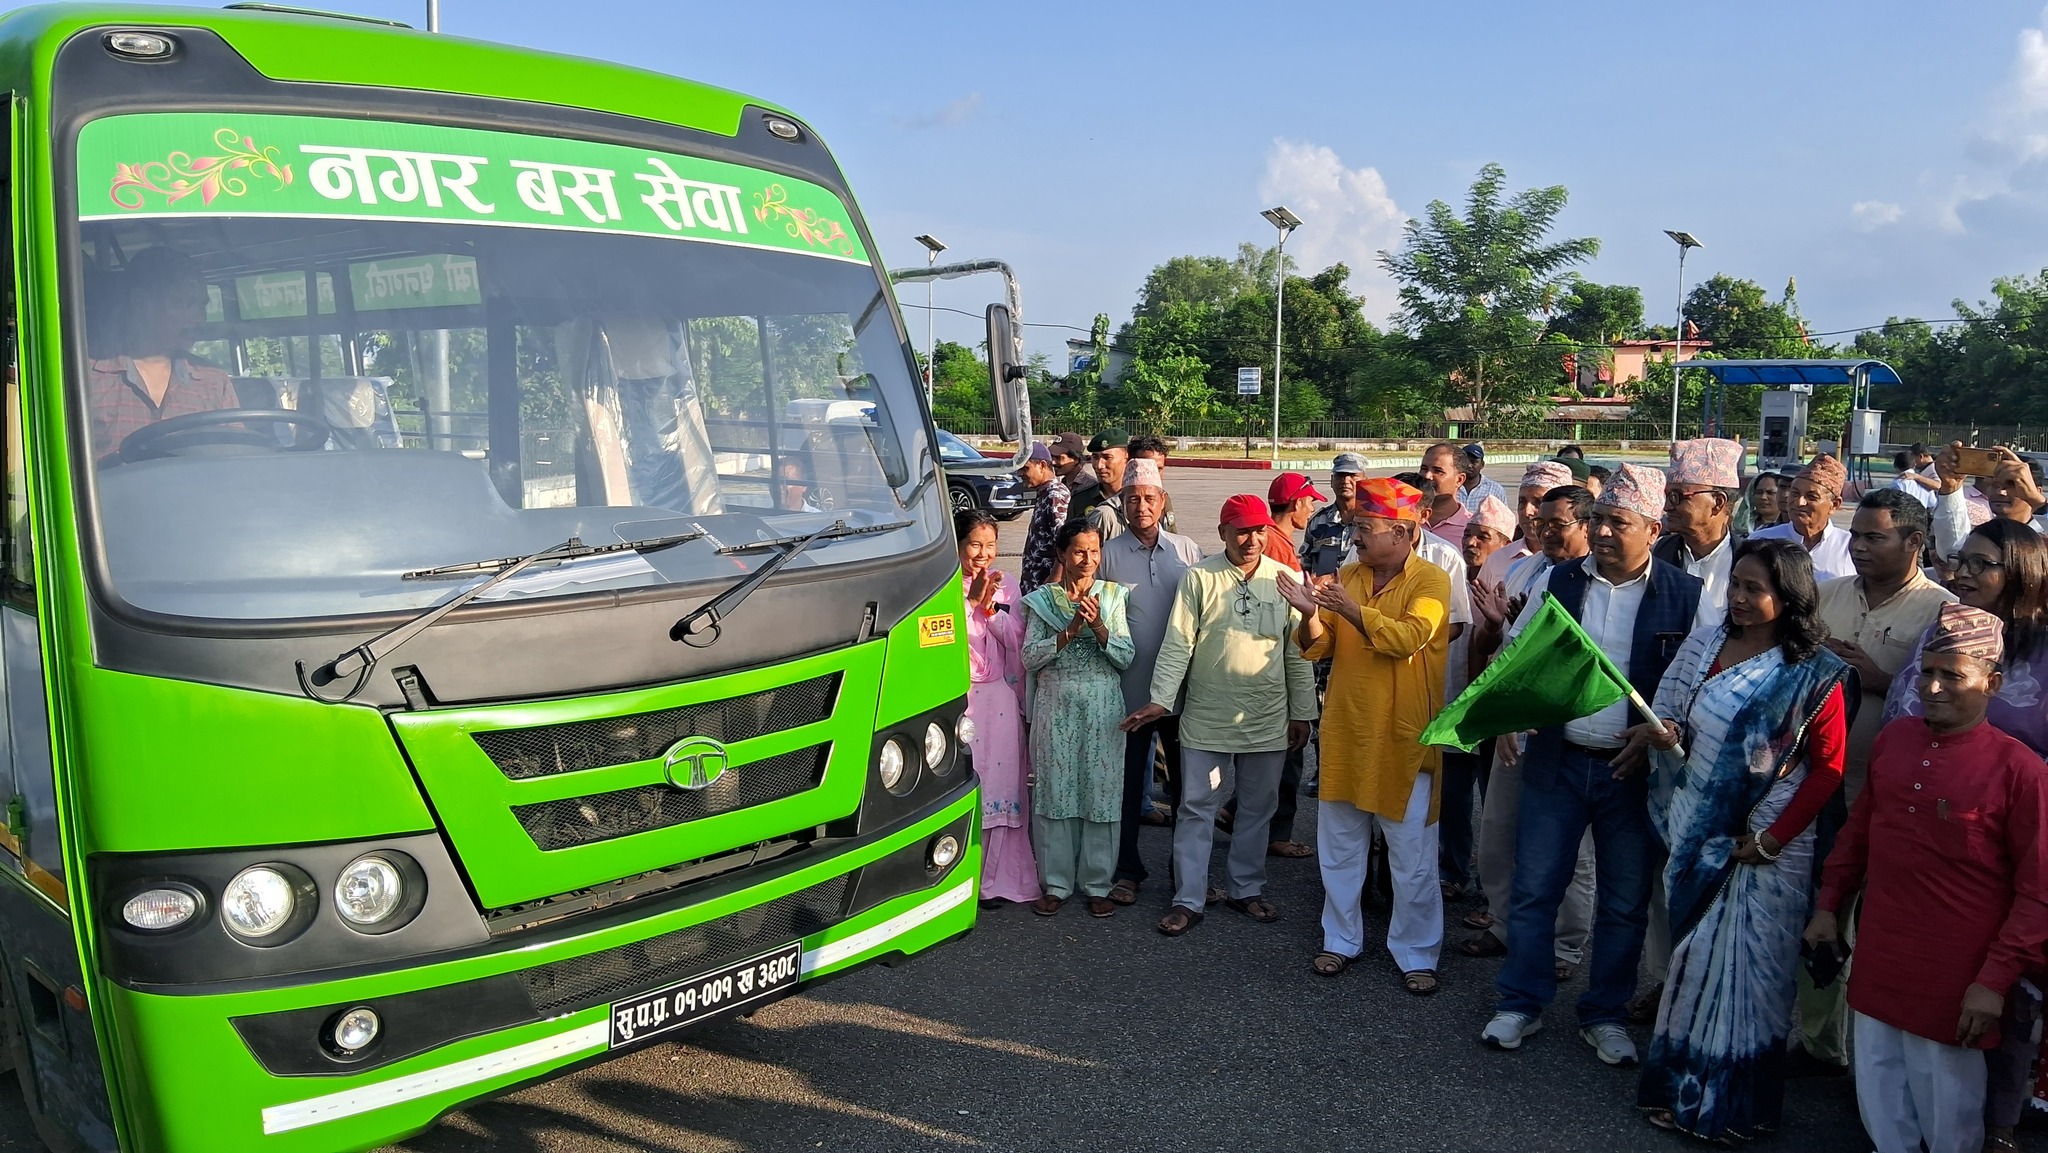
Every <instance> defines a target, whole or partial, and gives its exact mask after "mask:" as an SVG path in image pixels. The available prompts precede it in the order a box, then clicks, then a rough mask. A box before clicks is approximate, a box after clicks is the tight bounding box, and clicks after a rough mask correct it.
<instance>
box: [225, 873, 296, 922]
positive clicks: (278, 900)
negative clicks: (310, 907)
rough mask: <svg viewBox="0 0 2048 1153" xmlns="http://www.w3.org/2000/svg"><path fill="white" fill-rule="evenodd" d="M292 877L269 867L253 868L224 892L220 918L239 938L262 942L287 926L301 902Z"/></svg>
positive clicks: (239, 874) (242, 874)
mask: <svg viewBox="0 0 2048 1153" xmlns="http://www.w3.org/2000/svg"><path fill="white" fill-rule="evenodd" d="M293 888H294V886H293V884H292V882H291V880H290V878H288V877H286V876H285V875H284V874H283V873H282V872H279V871H278V870H277V869H274V868H272V867H270V866H269V865H251V866H250V867H248V868H246V869H243V870H242V871H241V872H239V873H236V874H235V879H234V880H232V881H229V882H228V885H227V888H225V889H223V890H221V894H220V915H221V919H222V920H225V921H226V922H227V925H228V928H229V929H231V930H233V931H234V932H235V934H236V935H237V936H241V937H249V938H254V939H260V938H263V937H268V936H270V935H271V934H273V933H275V932H277V931H278V930H279V929H282V928H284V927H285V924H286V922H288V921H290V920H291V919H292V912H293V911H294V909H295V908H296V906H297V904H298V901H297V899H296V898H295V897H294V896H293V895H292V889H293Z"/></svg>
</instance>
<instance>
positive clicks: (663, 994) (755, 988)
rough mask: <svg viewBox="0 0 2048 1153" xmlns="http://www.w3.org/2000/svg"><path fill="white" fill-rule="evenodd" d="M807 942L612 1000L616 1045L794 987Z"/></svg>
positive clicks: (671, 1028) (786, 946)
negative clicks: (632, 995)
mask: <svg viewBox="0 0 2048 1153" xmlns="http://www.w3.org/2000/svg"><path fill="white" fill-rule="evenodd" d="M803 959H804V947H803V942H801V941H791V942H790V943H789V944H787V945H784V946H782V947H781V948H779V949H774V950H771V951H769V952H766V953H763V954H761V955H760V956H758V957H755V958H753V959H751V960H746V961H741V962H739V963H738V964H734V965H727V966H726V967H725V968H723V969H715V970H713V971H711V972H709V973H704V974H700V975H699V976H696V977H692V978H690V979H689V980H687V981H684V982H682V983H680V984H676V985H670V986H668V987H667V988H663V989H656V990H654V991H653V992H651V993H642V994H640V995H639V996H637V997H634V998H633V999H632V1000H630V1001H615V1002H613V1003H612V1043H611V1047H612V1048H614V1049H616V1048H618V1047H619V1046H621V1045H629V1044H633V1043H635V1042H639V1041H644V1040H646V1039H647V1038H649V1037H652V1036H656V1035H658V1034H661V1033H667V1032H670V1031H671V1030H675V1029H680V1028H682V1027H683V1026H685V1025H690V1024H694V1023H695V1022H698V1021H702V1020H703V1019H705V1018H706V1017H710V1016H713V1015H714V1014H718V1013H723V1012H725V1011H726V1010H728V1009H734V1008H737V1007H739V1006H741V1005H746V1004H750V1003H752V1002H755V1001H759V1000H761V999H763V998H765V997H770V996H773V995H775V994H777V993H781V992H784V991H786V990H788V989H790V988H793V987H794V986H795V985H796V984H797V978H798V977H799V976H800V975H801V974H802V973H803V968H804V966H803Z"/></svg>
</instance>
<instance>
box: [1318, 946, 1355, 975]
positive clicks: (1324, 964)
mask: <svg viewBox="0 0 2048 1153" xmlns="http://www.w3.org/2000/svg"><path fill="white" fill-rule="evenodd" d="M1353 960H1354V958H1351V957H1347V956H1345V955H1344V954H1342V953H1329V952H1324V953H1317V954H1316V957H1315V960H1313V961H1310V962H1309V967H1310V968H1312V969H1314V970H1315V971H1316V976H1318V977H1334V976H1336V975H1337V974H1339V973H1342V972H1343V971H1344V970H1346V969H1348V968H1350V967H1351V962H1352V961H1353Z"/></svg>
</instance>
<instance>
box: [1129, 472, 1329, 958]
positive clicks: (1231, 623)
mask: <svg viewBox="0 0 2048 1153" xmlns="http://www.w3.org/2000/svg"><path fill="white" fill-rule="evenodd" d="M1220 521H1221V523H1220V524H1219V525H1218V529H1217V532H1218V535H1220V536H1221V537H1222V538H1223V552H1222V553H1221V554H1219V555H1217V556H1213V557H1210V558H1209V559H1207V560H1205V561H1203V562H1202V563H1201V564H1199V565H1196V566H1195V567H1193V568H1191V569H1189V570H1188V571H1187V572H1186V573H1184V574H1183V575H1182V576H1181V579H1180V587H1179V588H1178V589H1177V590H1176V591H1175V593H1174V601H1173V609H1172V612H1171V614H1170V615H1169V616H1168V617H1167V624H1166V636H1165V638H1164V639H1162V640H1161V641H1160V644H1159V657H1158V662H1157V664H1156V665H1155V667H1154V670H1153V673H1152V700H1151V703H1149V704H1147V705H1146V706H1145V707H1144V708H1142V709H1139V710H1138V711H1136V712H1134V713H1132V714H1131V715H1130V716H1129V717H1127V718H1125V720H1124V728H1125V729H1126V730H1127V731H1128V730H1131V729H1134V728H1138V727H1141V726H1143V725H1146V724H1149V723H1150V722H1151V721H1153V720H1155V719H1157V718H1158V717H1162V716H1165V715H1167V714H1168V713H1170V712H1172V711H1173V705H1174V702H1175V701H1176V700H1177V699H1180V698H1181V693H1182V691H1183V690H1185V691H1186V698H1185V703H1184V704H1183V705H1182V707H1181V720H1180V734H1181V800H1180V814H1179V817H1178V819H1177V820H1176V822H1175V824H1174V833H1173V866H1174V885H1175V890H1174V895H1173V907H1172V908H1171V909H1169V910H1168V911H1167V914H1166V916H1165V917H1164V918H1162V919H1161V920H1160V922H1159V931H1160V932H1162V933H1164V934H1166V935H1167V936H1169V937H1177V936H1179V935H1180V934H1182V933H1185V932H1187V931H1188V930H1189V929H1191V928H1193V927H1194V926H1195V925H1196V924H1197V923H1199V922H1200V921H1201V919H1202V909H1203V906H1204V904H1205V903H1206V900H1205V897H1206V894H1207V891H1208V884H1209V856H1210V850H1211V847H1212V846H1213V844H1214V842H1215V837H1216V812H1217V810H1218V809H1219V808H1221V807H1222V805H1223V802H1224V801H1225V800H1226V799H1228V798H1229V797H1230V796H1231V794H1232V793H1233V792H1234V793H1236V795H1237V820H1236V822H1235V825H1234V828H1233V832H1232V835H1231V842H1230V860H1229V864H1228V868H1227V870H1226V872H1227V876H1228V884H1227V888H1226V889H1225V893H1226V902H1225V903H1226V904H1228V905H1229V906H1230V907H1231V908H1233V909H1236V910H1237V911H1239V912H1241V913H1243V914H1245V915H1246V916H1248V917H1251V918H1252V919H1253V920H1256V921H1262V922H1270V921H1275V920H1278V919H1279V917H1280V914H1279V912H1278V910H1276V909H1274V907H1273V905H1272V903H1271V902H1269V901H1267V900H1266V899H1265V897H1264V896H1262V895H1261V894H1262V893H1263V892H1264V890H1265V887H1266V834H1267V829H1268V826H1269V825H1270V824H1271V823H1272V820H1273V811H1274V809H1275V808H1277V807H1278V805H1279V801H1280V774H1281V769H1282V766H1283V763H1284V761H1285V759H1286V755H1287V750H1288V749H1289V748H1290V747H1299V746H1300V745H1301V744H1302V743H1303V742H1304V741H1306V740H1307V739H1308V726H1309V722H1310V721H1312V720H1314V719H1315V716H1316V698H1315V672H1314V670H1313V669H1312V668H1310V666H1309V663H1308V662H1307V661H1305V660H1303V659H1302V657H1301V649H1300V647H1299V646H1298V645H1297V644H1296V643H1295V639H1294V630H1295V626H1296V625H1297V624H1299V623H1300V621H1299V617H1298V615H1297V614H1296V613H1295V611H1294V610H1293V609H1292V608H1291V607H1289V605H1288V604H1287V602H1286V601H1285V600H1284V599H1282V598H1281V596H1280V587H1279V585H1278V584H1277V583H1276V581H1275V579H1274V578H1275V577H1276V576H1277V575H1278V574H1280V573H1283V572H1286V571H1288V569H1287V567H1286V566H1285V565H1282V564H1280V563H1279V562H1278V561H1275V560H1273V559H1272V558H1271V557H1268V556H1266V555H1265V544H1266V534H1267V533H1268V532H1270V531H1272V530H1273V516H1272V510H1271V509H1270V508H1268V507H1267V504H1266V501H1265V500H1264V499H1263V498H1261V497H1257V496H1234V497H1231V498H1230V499H1229V500H1227V501H1225V502H1223V512H1222V515H1221V517H1220Z"/></svg>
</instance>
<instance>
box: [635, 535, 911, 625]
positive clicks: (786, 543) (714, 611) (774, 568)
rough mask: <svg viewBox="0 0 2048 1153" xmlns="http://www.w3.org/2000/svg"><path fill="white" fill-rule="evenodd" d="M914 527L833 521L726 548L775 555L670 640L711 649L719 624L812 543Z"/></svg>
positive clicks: (730, 551)
mask: <svg viewBox="0 0 2048 1153" xmlns="http://www.w3.org/2000/svg"><path fill="white" fill-rule="evenodd" d="M911 523H912V522H910V521H907V520H899V521H893V522H891V523H889V524H877V525H867V526H863V527H859V528H856V527H854V526H853V525H849V524H847V523H846V522H845V521H843V520H840V521H833V522H832V523H831V524H828V525H826V526H825V527H824V528H821V529H819V530H818V531H816V532H813V533H806V534H804V535H802V536H782V537H771V538H770V539H768V540H757V541H749V542H747V543H745V544H734V545H726V546H724V547H723V548H720V549H719V550H718V551H719V554H720V555H722V556H730V555H733V554H735V553H743V552H760V551H761V550H763V549H774V550H776V553H775V555H774V556H772V557H769V558H768V559H767V560H766V561H763V562H762V564H761V567H760V568H757V569H755V570H754V571H753V572H750V573H748V574H747V575H746V576H744V577H741V578H740V579H739V581H738V583H736V584H734V585H733V586H732V587H731V588H728V589H726V590H725V591H724V592H722V593H719V594H718V595H717V596H715V597H712V598H711V599H710V600H708V601H705V602H704V603H703V604H701V605H698V606H697V607H696V608H695V609H692V610H691V611H690V614H689V615H688V616H686V617H684V618H683V619H681V620H679V621H677V622H676V623H675V624H674V625H673V626H672V627H671V628H670V629H669V630H668V639H670V640H672V641H681V642H683V643H684V644H686V645H689V646H690V647H691V648H699V649H702V648H710V647H711V646H712V645H714V644H716V643H718V638H719V635H720V634H721V633H722V632H723V631H724V630H723V629H722V628H721V627H720V622H721V621H723V620H724V619H725V618H726V617H727V616H728V615H730V614H731V613H732V612H733V610H735V609H737V608H739V607H740V603H741V602H742V601H744V600H746V599H747V598H748V597H749V596H751V595H753V592H754V590H755V589H757V588H760V587H761V583H762V582H763V581H766V580H767V579H768V578H769V577H772V576H774V575H775V574H776V573H777V572H778V571H780V570H781V568H782V566H783V565H786V564H788V563H789V562H790V561H793V560H795V559H796V558H797V555H798V554H800V553H802V552H803V551H804V550H805V549H807V548H809V547H811V545H812V544H813V543H815V542H817V541H821V540H834V539H837V538H840V537H849V536H867V535H870V534H872V533H882V532H894V531H895V530H897V529H899V528H909V527H910V525H911Z"/></svg>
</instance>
